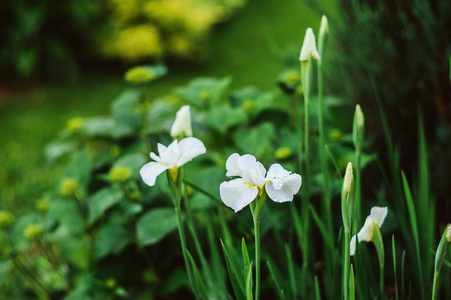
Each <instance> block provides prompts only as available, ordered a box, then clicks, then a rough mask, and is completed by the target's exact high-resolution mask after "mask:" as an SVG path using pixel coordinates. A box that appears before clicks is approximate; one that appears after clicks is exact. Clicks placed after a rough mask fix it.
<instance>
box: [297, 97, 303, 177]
mask: <svg viewBox="0 0 451 300" xmlns="http://www.w3.org/2000/svg"><path fill="white" fill-rule="evenodd" d="M296 111H297V112H296V116H297V118H296V134H297V137H298V142H299V147H298V170H299V173H301V174H302V172H303V168H302V161H303V155H304V154H303V151H302V149H303V147H304V145H303V142H302V122H301V116H302V105H301V102H300V101H297V102H296Z"/></svg>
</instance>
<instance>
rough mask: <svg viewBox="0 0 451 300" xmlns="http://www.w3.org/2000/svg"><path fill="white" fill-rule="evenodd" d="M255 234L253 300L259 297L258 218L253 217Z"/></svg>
mask: <svg viewBox="0 0 451 300" xmlns="http://www.w3.org/2000/svg"><path fill="white" fill-rule="evenodd" d="M254 235H255V300H258V299H259V297H260V219H257V220H256V219H255V218H254Z"/></svg>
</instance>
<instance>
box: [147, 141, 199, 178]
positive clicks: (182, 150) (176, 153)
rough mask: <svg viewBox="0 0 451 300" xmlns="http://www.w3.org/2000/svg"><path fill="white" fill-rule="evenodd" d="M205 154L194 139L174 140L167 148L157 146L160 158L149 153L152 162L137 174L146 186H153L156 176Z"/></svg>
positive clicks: (160, 145)
mask: <svg viewBox="0 0 451 300" xmlns="http://www.w3.org/2000/svg"><path fill="white" fill-rule="evenodd" d="M205 152H206V148H205V146H204V144H203V143H202V142H201V141H200V140H199V139H196V138H194V137H188V138H184V139H183V140H181V141H180V142H178V141H177V140H174V141H173V142H172V143H171V144H170V145H169V146H168V147H166V146H164V145H162V144H158V153H159V154H160V156H157V155H156V154H155V153H153V152H151V153H150V158H152V159H153V160H154V161H153V162H150V163H147V164H145V165H144V166H143V167H142V168H141V170H140V171H139V173H140V174H141V177H142V179H143V181H144V182H145V183H146V184H147V185H149V186H153V185H154V184H155V180H156V179H157V176H158V175H160V174H161V173H163V172H164V171H166V170H171V169H177V168H178V167H181V166H183V165H184V164H186V163H187V162H189V161H191V160H192V159H193V158H195V157H197V156H199V155H201V154H204V153H205Z"/></svg>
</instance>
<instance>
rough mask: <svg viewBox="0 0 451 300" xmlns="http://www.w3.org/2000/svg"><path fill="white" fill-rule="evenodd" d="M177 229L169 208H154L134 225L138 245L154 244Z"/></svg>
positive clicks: (172, 211)
mask: <svg viewBox="0 0 451 300" xmlns="http://www.w3.org/2000/svg"><path fill="white" fill-rule="evenodd" d="M176 228H177V219H176V216H175V213H174V210H173V209H171V208H156V209H153V210H151V211H149V212H148V213H146V214H145V215H144V216H143V217H141V219H140V220H139V221H138V223H137V224H136V233H137V238H138V243H139V245H141V246H146V245H151V244H155V243H157V242H158V241H160V240H161V239H162V238H164V237H165V236H166V235H168V234H169V233H170V232H172V231H173V230H175V229H176Z"/></svg>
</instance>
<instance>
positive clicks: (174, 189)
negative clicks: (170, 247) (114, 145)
mask: <svg viewBox="0 0 451 300" xmlns="http://www.w3.org/2000/svg"><path fill="white" fill-rule="evenodd" d="M178 172H179V173H178V176H177V182H174V180H173V179H172V177H171V174H170V172H169V171H167V172H166V173H167V177H168V183H169V187H170V189H171V196H172V202H173V204H174V211H175V215H176V217H177V227H178V231H179V237H180V244H181V246H182V253H183V260H184V261H185V268H186V272H187V273H188V280H189V283H190V287H191V290H192V291H193V293H194V296H195V298H196V299H198V297H197V292H196V289H195V285H194V281H193V274H192V271H191V268H190V267H189V266H190V265H189V264H190V261H189V258H188V252H187V251H188V250H187V247H186V237H185V229H184V227H183V218H182V212H181V193H180V192H181V181H182V177H183V170H182V169H179V170H178Z"/></svg>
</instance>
